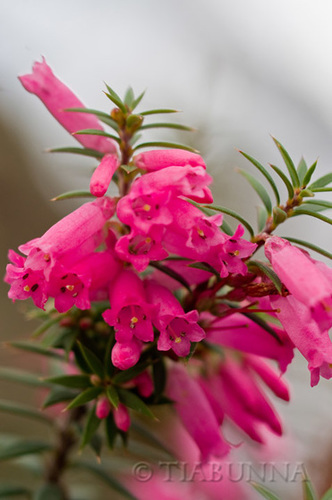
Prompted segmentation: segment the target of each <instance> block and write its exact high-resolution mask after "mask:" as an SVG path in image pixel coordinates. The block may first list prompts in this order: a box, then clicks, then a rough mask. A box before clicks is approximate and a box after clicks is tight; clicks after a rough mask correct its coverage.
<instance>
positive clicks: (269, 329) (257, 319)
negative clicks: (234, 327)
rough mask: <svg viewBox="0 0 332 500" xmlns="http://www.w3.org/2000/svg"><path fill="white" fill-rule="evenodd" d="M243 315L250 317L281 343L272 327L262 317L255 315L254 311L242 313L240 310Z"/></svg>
mask: <svg viewBox="0 0 332 500" xmlns="http://www.w3.org/2000/svg"><path fill="white" fill-rule="evenodd" d="M241 314H243V316H246V317H247V318H249V319H251V320H252V321H254V323H256V324H257V325H259V326H261V327H262V328H263V329H264V330H265V331H266V332H268V333H269V334H270V335H272V337H274V338H275V339H276V341H277V342H278V343H279V344H281V345H282V341H281V340H280V338H279V336H278V334H277V333H276V332H275V331H274V330H273V328H272V327H271V326H270V325H269V324H268V323H267V322H266V321H265V320H264V319H262V318H260V317H259V316H257V314H255V313H244V312H242V313H241Z"/></svg>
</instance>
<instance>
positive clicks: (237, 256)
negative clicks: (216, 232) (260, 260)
mask: <svg viewBox="0 0 332 500" xmlns="http://www.w3.org/2000/svg"><path fill="white" fill-rule="evenodd" d="M243 234H244V228H243V226H241V224H239V225H238V227H237V228H236V231H235V233H234V234H233V235H232V236H228V237H227V240H226V241H225V243H224V244H223V246H222V249H221V251H220V253H219V255H218V258H219V264H220V265H221V269H220V276H221V277H222V278H224V277H226V276H228V274H229V273H232V274H242V275H245V274H247V272H248V269H247V266H246V265H245V263H244V262H243V260H242V259H245V258H248V257H250V255H251V254H252V253H253V251H254V250H255V249H256V248H257V245H256V243H251V241H247V240H245V239H243V238H242V236H243ZM218 271H219V268H218Z"/></svg>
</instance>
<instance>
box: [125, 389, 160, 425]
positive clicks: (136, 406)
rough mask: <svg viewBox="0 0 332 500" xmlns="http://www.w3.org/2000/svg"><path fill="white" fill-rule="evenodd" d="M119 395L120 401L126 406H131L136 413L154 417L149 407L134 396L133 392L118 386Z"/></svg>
mask: <svg viewBox="0 0 332 500" xmlns="http://www.w3.org/2000/svg"><path fill="white" fill-rule="evenodd" d="M119 397H120V401H121V403H123V404H124V405H126V406H128V408H132V409H133V410H135V411H137V412H138V413H142V415H146V416H147V417H151V418H154V419H155V418H156V417H155V416H154V414H153V413H152V411H151V410H150V408H149V407H148V406H147V405H146V404H145V403H144V402H143V401H142V399H141V398H139V397H138V396H136V394H134V393H133V392H130V391H127V390H126V389H120V388H119Z"/></svg>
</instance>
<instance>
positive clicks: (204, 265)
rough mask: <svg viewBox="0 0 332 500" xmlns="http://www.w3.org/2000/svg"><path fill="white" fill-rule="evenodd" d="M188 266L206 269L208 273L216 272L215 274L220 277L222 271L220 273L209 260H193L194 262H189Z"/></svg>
mask: <svg viewBox="0 0 332 500" xmlns="http://www.w3.org/2000/svg"><path fill="white" fill-rule="evenodd" d="M188 267H192V268H194V269H200V270H201V271H206V272H208V273H211V274H214V275H215V276H217V278H220V273H218V271H217V270H216V269H214V267H212V266H211V265H210V264H208V263H207V262H193V263H192V264H188Z"/></svg>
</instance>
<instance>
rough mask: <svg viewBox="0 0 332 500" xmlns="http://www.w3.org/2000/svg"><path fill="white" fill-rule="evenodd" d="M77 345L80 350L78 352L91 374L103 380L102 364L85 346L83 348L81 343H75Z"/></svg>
mask: <svg viewBox="0 0 332 500" xmlns="http://www.w3.org/2000/svg"><path fill="white" fill-rule="evenodd" d="M77 344H78V346H79V348H80V351H81V353H82V355H83V357H84V359H85V361H86V362H87V364H88V365H89V367H90V369H91V372H92V373H95V374H96V375H98V377H100V378H101V379H103V378H104V367H103V363H102V362H101V361H100V359H99V358H98V357H97V356H96V355H95V353H94V352H92V351H90V349H88V348H87V347H86V346H84V345H83V344H81V342H79V341H77Z"/></svg>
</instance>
